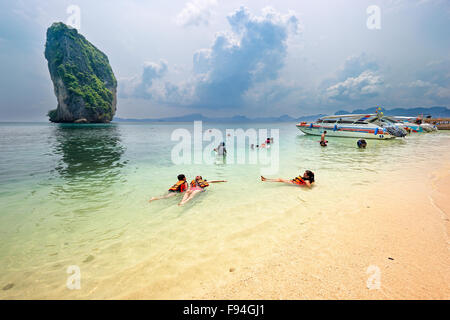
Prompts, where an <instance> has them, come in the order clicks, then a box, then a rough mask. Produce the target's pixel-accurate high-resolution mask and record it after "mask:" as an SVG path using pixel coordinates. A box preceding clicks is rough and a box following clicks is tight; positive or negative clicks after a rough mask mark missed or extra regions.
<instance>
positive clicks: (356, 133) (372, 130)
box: [297, 123, 395, 140]
mask: <svg viewBox="0 0 450 320" xmlns="http://www.w3.org/2000/svg"><path fill="white" fill-rule="evenodd" d="M297 128H298V129H299V130H300V131H301V132H303V133H305V134H309V135H313V136H320V135H322V133H323V132H324V131H326V132H327V133H326V136H327V137H343V138H361V139H378V140H386V139H393V138H395V136H392V135H391V134H389V133H388V132H387V131H386V130H384V129H383V128H376V127H368V128H362V127H357V126H348V125H346V126H339V125H337V126H326V125H324V126H321V125H317V124H311V123H300V124H297Z"/></svg>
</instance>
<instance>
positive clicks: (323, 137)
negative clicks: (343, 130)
mask: <svg viewBox="0 0 450 320" xmlns="http://www.w3.org/2000/svg"><path fill="white" fill-rule="evenodd" d="M326 134H327V131H326V130H325V131H324V132H323V133H322V136H321V137H320V145H321V146H322V147H326V146H327V143H328V141H327V140H325V135H326Z"/></svg>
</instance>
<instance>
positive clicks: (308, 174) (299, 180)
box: [261, 170, 314, 188]
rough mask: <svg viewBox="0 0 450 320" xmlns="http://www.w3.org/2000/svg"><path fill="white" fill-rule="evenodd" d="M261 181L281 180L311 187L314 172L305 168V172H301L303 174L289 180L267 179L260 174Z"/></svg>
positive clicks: (279, 179) (280, 180)
mask: <svg viewBox="0 0 450 320" xmlns="http://www.w3.org/2000/svg"><path fill="white" fill-rule="evenodd" d="M261 181H263V182H282V183H287V184H291V185H297V186H306V187H308V188H311V186H312V184H313V183H314V172H312V171H310V170H306V171H305V173H303V176H298V177H295V178H294V179H291V180H286V179H281V178H278V179H267V178H265V177H263V176H261Z"/></svg>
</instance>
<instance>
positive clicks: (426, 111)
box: [114, 107, 450, 123]
mask: <svg viewBox="0 0 450 320" xmlns="http://www.w3.org/2000/svg"><path fill="white" fill-rule="evenodd" d="M374 112H375V107H372V108H367V109H356V110H353V111H345V110H339V111H337V112H336V113H335V115H341V114H359V113H363V114H367V113H374ZM383 112H384V114H385V115H397V116H408V117H415V116H418V115H419V114H423V115H424V116H427V115H431V116H432V117H450V109H448V108H446V107H431V108H412V109H404V108H396V109H391V110H385V109H383ZM323 116H325V114H314V115H309V116H301V117H299V118H293V117H290V116H288V115H282V116H280V117H259V118H248V117H246V116H242V115H235V116H233V117H222V118H209V117H205V116H203V115H202V114H200V113H194V114H188V115H185V116H180V117H168V118H157V119H124V118H114V121H116V122H193V121H203V122H221V123H265V122H300V121H314V120H316V119H318V118H320V117H323Z"/></svg>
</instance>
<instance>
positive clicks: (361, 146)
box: [356, 139, 367, 149]
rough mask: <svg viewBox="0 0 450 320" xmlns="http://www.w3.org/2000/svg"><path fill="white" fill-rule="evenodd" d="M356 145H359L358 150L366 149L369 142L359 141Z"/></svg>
mask: <svg viewBox="0 0 450 320" xmlns="http://www.w3.org/2000/svg"><path fill="white" fill-rule="evenodd" d="M356 144H357V145H358V148H362V149H365V148H366V146H367V142H366V140H364V139H359V140H358V142H357V143H356Z"/></svg>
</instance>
